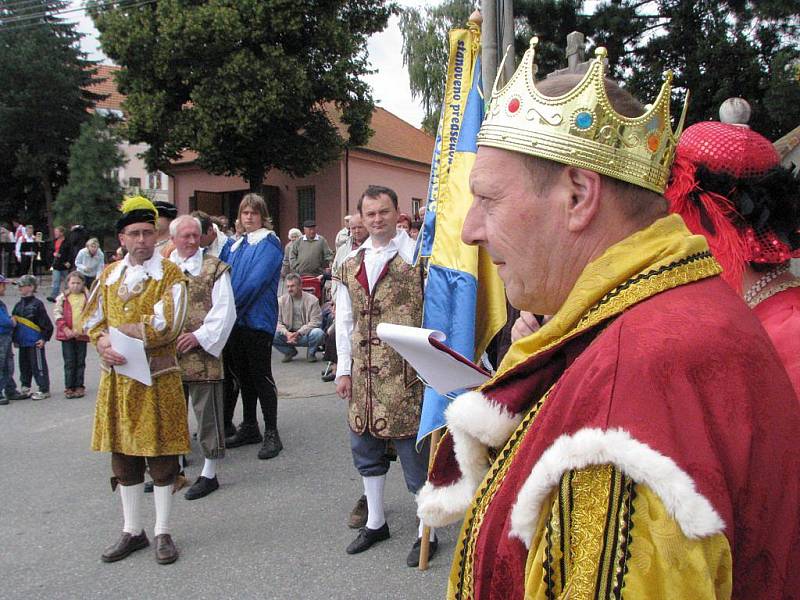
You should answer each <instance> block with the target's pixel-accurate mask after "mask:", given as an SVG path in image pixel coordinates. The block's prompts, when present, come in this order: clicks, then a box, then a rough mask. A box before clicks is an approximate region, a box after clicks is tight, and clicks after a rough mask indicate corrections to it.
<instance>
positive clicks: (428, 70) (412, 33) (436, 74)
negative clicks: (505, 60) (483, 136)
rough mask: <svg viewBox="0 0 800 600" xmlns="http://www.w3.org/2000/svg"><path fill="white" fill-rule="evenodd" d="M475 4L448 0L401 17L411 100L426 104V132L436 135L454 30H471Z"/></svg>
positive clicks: (408, 12)
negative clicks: (470, 24) (469, 20)
mask: <svg viewBox="0 0 800 600" xmlns="http://www.w3.org/2000/svg"><path fill="white" fill-rule="evenodd" d="M474 9H475V1H474V0H445V1H444V2H443V3H442V4H440V5H438V6H435V7H433V8H426V9H424V10H422V9H419V8H407V9H405V10H404V11H403V12H402V13H401V15H400V31H401V32H402V34H403V64H404V65H406V66H407V67H408V76H409V81H410V84H411V97H412V98H420V99H421V100H422V108H423V110H424V111H425V117H424V118H423V119H422V128H423V129H424V130H425V131H427V132H429V133H431V134H433V135H435V134H436V128H437V126H438V125H439V113H440V112H441V108H442V102H444V82H445V78H446V76H447V57H448V52H449V49H448V42H447V40H448V37H447V34H448V32H449V31H450V30H451V29H457V28H463V27H466V26H467V20H468V19H469V16H470V14H472V11H473V10H474Z"/></svg>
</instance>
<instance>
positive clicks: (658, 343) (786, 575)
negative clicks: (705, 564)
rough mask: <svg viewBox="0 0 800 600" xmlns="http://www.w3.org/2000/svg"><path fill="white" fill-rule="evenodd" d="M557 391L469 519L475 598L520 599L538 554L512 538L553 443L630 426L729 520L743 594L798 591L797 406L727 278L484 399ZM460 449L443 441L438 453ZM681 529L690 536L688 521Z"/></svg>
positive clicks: (625, 316) (656, 301)
mask: <svg viewBox="0 0 800 600" xmlns="http://www.w3.org/2000/svg"><path fill="white" fill-rule="evenodd" d="M554 382H555V386H554V387H553V388H552V390H551V392H550V394H549V397H548V398H547V400H546V401H545V402H544V404H543V405H542V407H541V409H540V411H539V413H538V414H537V416H536V418H535V419H534V420H533V422H532V423H531V425H530V426H529V427H528V428H527V430H526V431H525V433H524V437H522V440H521V441H520V442H519V448H518V451H517V453H516V455H514V456H513V459H512V460H511V461H510V467H509V469H508V471H507V473H506V474H505V476H504V477H502V478H501V479H500V481H499V487H498V488H497V491H496V493H495V495H494V497H493V498H492V499H491V501H490V503H489V505H488V509H487V511H486V513H485V515H484V517H483V520H482V521H481V522H480V524H479V526H476V527H474V529H472V530H470V528H471V527H472V524H471V523H470V512H468V513H467V521H466V524H465V527H467V530H466V531H467V534H466V539H470V538H471V539H473V540H474V542H475V552H474V567H473V569H472V571H471V575H472V578H473V581H474V587H473V591H474V596H473V597H474V598H486V599H495V600H501V599H502V600H509V599H513V598H523V596H524V591H525V580H524V575H525V567H526V560H527V559H528V549H527V548H526V546H525V545H524V544H523V543H522V541H520V539H518V538H517V537H514V536H513V535H510V534H511V533H512V523H511V518H512V509H513V508H514V506H515V503H517V500H518V496H519V494H520V491H521V489H522V488H523V485H524V484H525V482H526V480H527V479H528V477H529V476H530V475H531V472H532V470H533V469H534V467H535V466H537V463H539V462H540V459H541V458H542V455H543V454H544V453H545V452H546V451H547V450H548V449H550V448H552V447H553V445H554V443H556V440H557V439H558V438H559V437H560V436H562V435H564V434H566V435H567V436H569V435H572V434H575V433H577V432H579V431H583V430H587V429H596V430H601V431H603V432H608V431H613V430H623V431H624V432H627V434H629V435H630V437H631V438H633V440H635V441H636V442H639V443H640V444H644V445H645V446H647V447H648V448H649V449H650V450H653V451H655V452H656V453H658V454H660V455H662V456H664V457H668V458H669V459H671V460H672V461H674V463H675V464H676V465H677V467H678V468H679V469H680V470H681V471H682V472H683V473H685V474H687V475H688V476H689V478H691V481H692V482H693V484H694V486H695V488H696V491H697V493H699V495H700V496H702V498H703V499H705V501H707V503H708V504H710V507H711V508H713V511H711V512H713V513H715V514H716V515H717V516H718V517H719V518H721V526H722V528H723V530H722V532H723V533H724V535H725V536H726V538H727V540H728V543H729V546H730V549H731V553H732V556H733V597H734V598H740V599H742V600H744V599H747V600H751V599H755V598H763V599H767V598H770V599H773V598H789V597H796V596H797V595H800V447H798V445H797V443H796V440H797V434H798V432H800V411H798V404H797V402H798V400H797V398H796V396H795V394H794V392H793V389H792V386H791V383H790V381H789V379H788V378H787V376H786V373H785V371H784V369H783V368H782V366H781V364H780V361H779V358H778V356H777V354H776V352H775V349H774V348H773V346H772V344H771V343H770V341H769V339H768V337H767V335H766V334H765V332H764V329H763V328H762V327H761V325H760V323H759V322H758V320H757V319H756V318H755V315H754V314H753V313H752V311H750V310H749V309H748V307H747V306H746V305H745V304H744V303H743V302H742V301H741V299H740V298H738V297H737V296H736V295H735V293H734V292H733V291H732V290H731V289H730V287H729V286H728V285H727V284H725V283H724V282H723V281H722V279H720V278H719V277H713V278H710V279H705V280H702V281H698V282H695V283H691V284H688V285H683V286H680V287H677V288H674V289H671V290H668V291H665V292H662V293H660V294H657V295H655V296H652V297H650V298H648V299H646V300H643V301H642V302H640V303H638V304H636V305H634V306H633V307H631V308H630V309H628V310H627V311H625V312H623V313H622V314H621V315H619V316H617V317H616V318H613V319H611V320H610V321H605V322H603V323H601V324H599V325H597V326H596V327H595V328H594V329H592V330H590V331H588V332H584V333H583V334H581V335H579V336H577V337H574V338H572V339H569V340H567V341H565V342H564V343H562V344H561V345H560V346H559V347H558V348H554V349H551V350H549V351H547V352H545V353H543V354H540V355H538V356H535V357H533V358H532V359H530V360H528V361H527V362H524V363H522V364H520V365H518V366H517V367H515V368H513V369H512V370H510V371H508V372H507V373H506V374H505V375H504V376H501V377H500V378H498V379H497V380H496V381H495V382H494V383H493V385H492V386H491V387H490V388H485V389H484V390H483V393H484V395H485V396H486V397H488V398H489V399H494V400H495V401H498V403H499V404H502V405H503V406H515V405H519V404H521V403H525V402H527V403H530V401H531V399H536V398H538V397H539V396H540V395H541V394H542V393H543V391H544V390H547V389H549V388H550V385H551V384H553V383H554ZM450 443H451V440H450V439H449V437H447V436H446V437H445V441H444V446H443V447H441V448H440V450H439V453H440V454H446V452H447V445H448V444H450ZM642 458H643V459H644V456H642ZM502 460H503V456H502V453H501V456H500V458H498V461H502ZM628 460H634V461H635V460H636V458H635V456H634V457H633V458H630V457H628ZM589 462H591V459H589ZM601 462H603V461H602V460H601ZM497 464H498V463H497V462H495V465H494V466H495V467H496V466H497ZM628 465H629V466H630V463H628ZM441 466H444V465H441ZM449 466H450V467H451V468H450V469H448V468H447V467H446V466H444V467H445V468H443V469H442V470H441V471H440V473H439V475H437V473H436V472H434V473H433V474H432V476H431V481H432V482H433V483H434V484H439V485H446V484H447V483H448V481H447V478H448V476H447V475H446V473H448V472H449V473H451V474H452V473H453V472H454V471H455V472H457V471H458V469H457V465H453V464H450V465H449ZM453 466H455V467H456V468H455V470H453V469H452V467H453ZM618 466H620V468H622V470H623V471H625V470H626V468H625V465H618ZM570 468H575V467H574V466H572V467H570V466H569V465H566V466H565V468H564V471H565V472H567V471H569V469H570ZM437 477H439V479H438V481H437ZM490 477H491V476H490ZM490 483H491V482H490V480H489V484H487V483H486V481H485V482H484V484H486V485H482V486H481V488H480V490H479V492H478V497H480V495H481V494H482V493H484V491H485V490H486V487H487V486H488V485H490ZM667 483H668V482H667ZM679 512H680V511H679ZM689 517H691V515H689ZM677 520H678V521H679V524H681V526H682V527H683V528H686V527H691V524H689V525H687V524H686V523H687V522H688V521H690V520H691V519H690V518H687V519H684V520H683V521H684V522H681V518H678V519H677ZM701 528H702V527H701ZM634 544H635V541H634ZM460 550H461V549H460V548H457V552H456V557H457V559H456V560H458V556H459V552H460ZM462 556H463V554H462ZM451 584H452V581H451ZM455 595H456V597H459V594H458V593H456V594H455Z"/></svg>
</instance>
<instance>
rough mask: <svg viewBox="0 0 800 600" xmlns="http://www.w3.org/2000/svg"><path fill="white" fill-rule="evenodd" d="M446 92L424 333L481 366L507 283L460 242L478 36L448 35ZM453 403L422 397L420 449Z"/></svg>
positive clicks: (431, 208)
mask: <svg viewBox="0 0 800 600" xmlns="http://www.w3.org/2000/svg"><path fill="white" fill-rule="evenodd" d="M446 85H447V88H446V91H445V101H444V105H443V107H442V116H441V120H440V122H439V129H438V135H437V138H436V149H435V150H434V155H433V161H432V165H431V179H430V185H429V194H428V202H427V209H426V214H425V224H424V226H423V230H422V232H420V242H419V247H418V252H419V255H420V256H422V257H428V258H429V262H428V279H427V285H426V288H425V313H424V318H423V327H426V328H429V329H438V330H439V331H442V332H444V333H445V334H446V335H447V340H446V342H445V343H446V344H447V345H448V346H449V347H450V348H452V349H453V350H456V351H457V352H459V353H461V354H463V355H464V356H466V357H468V358H471V359H473V360H474V361H476V362H477V361H478V360H480V357H481V355H482V354H483V352H484V350H485V349H486V346H487V345H488V344H489V342H490V341H491V340H492V338H493V337H494V336H495V334H496V333H497V332H498V331H499V330H500V329H501V328H502V327H503V325H505V322H506V300H505V291H504V289H503V283H502V281H501V280H500V278H499V276H498V275H497V271H496V269H495V266H494V265H493V264H492V262H491V259H490V258H489V257H488V255H486V253H485V252H484V251H483V250H481V249H479V248H478V247H475V246H468V245H466V244H464V243H463V242H462V241H461V228H462V227H463V225H464V219H465V217H466V215H467V212H468V211H469V207H470V206H471V205H472V194H471V193H470V188H469V174H470V171H471V170H472V165H473V164H474V163H475V154H476V152H477V149H478V148H477V143H476V142H477V137H478V130H479V129H480V126H481V122H482V121H483V113H484V102H483V95H482V93H481V60H480V29H479V28H478V26H477V25H475V24H472V23H471V24H470V26H469V29H456V30H453V31H451V32H450V59H449V65H448V71H447V83H446ZM449 402H450V400H449V399H448V398H446V397H444V396H441V395H439V394H437V393H436V392H435V391H434V390H432V389H431V388H427V389H426V390H425V401H424V404H423V407H422V419H421V422H420V429H419V434H418V436H417V442H419V441H421V440H422V439H424V438H425V437H426V436H427V435H429V434H430V433H432V432H433V431H435V430H437V429H439V428H441V427H443V426H444V424H445V422H444V410H445V409H446V408H447V405H448V404H449Z"/></svg>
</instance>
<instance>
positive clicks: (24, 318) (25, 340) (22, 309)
mask: <svg viewBox="0 0 800 600" xmlns="http://www.w3.org/2000/svg"><path fill="white" fill-rule="evenodd" d="M11 314H13V315H14V316H15V317H17V319H15V320H16V321H17V326H16V327H15V328H14V343H15V344H17V345H18V346H19V347H20V348H26V347H29V346H33V345H35V344H36V342H38V341H39V340H44V341H46V342H47V341H49V340H50V338H51V337H52V335H53V322H52V321H51V320H50V316H49V315H48V314H47V309H46V308H45V307H44V304H42V301H41V300H39V299H38V298H37V297H35V296H28V297H26V298H20V299H19V302H17V303H16V304H15V305H14V310H13V311H12V313H11ZM27 323H30V324H31V325H28V324H27Z"/></svg>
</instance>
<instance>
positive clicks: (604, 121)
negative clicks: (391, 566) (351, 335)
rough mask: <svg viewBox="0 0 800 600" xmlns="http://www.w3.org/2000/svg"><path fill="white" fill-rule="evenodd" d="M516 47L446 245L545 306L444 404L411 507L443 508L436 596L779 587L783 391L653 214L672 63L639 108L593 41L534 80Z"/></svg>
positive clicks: (714, 271)
mask: <svg viewBox="0 0 800 600" xmlns="http://www.w3.org/2000/svg"><path fill="white" fill-rule="evenodd" d="M534 49H535V39H534V41H533V43H532V44H531V48H530V49H529V50H528V52H527V53H526V54H525V57H524V58H523V60H522V63H521V65H520V67H519V69H518V71H517V72H516V74H515V75H514V76H513V77H512V78H511V80H510V81H509V83H508V84H507V85H506V86H505V87H504V88H503V89H501V90H495V91H494V92H493V94H492V98H491V102H490V105H489V108H488V111H487V116H486V119H485V121H484V123H483V125H482V127H481V130H480V134H479V136H478V146H479V149H478V153H477V157H476V162H475V165H474V168H473V170H472V173H471V181H470V183H471V188H472V193H473V195H474V202H473V204H472V207H471V209H470V211H469V214H468V215H467V217H466V220H465V224H464V229H463V231H462V239H463V240H464V241H465V242H467V243H470V244H480V245H481V246H483V247H485V248H486V249H487V250H488V252H489V253H490V255H491V256H492V259H493V261H494V262H495V263H496V264H497V265H498V270H499V273H500V275H501V277H502V278H503V280H504V282H505V285H506V290H507V294H508V297H509V300H510V301H511V303H512V304H513V305H514V306H515V307H517V308H519V309H521V310H525V311H530V312H532V313H536V314H550V315H553V318H552V319H551V320H550V321H549V322H548V323H547V324H546V325H544V326H543V327H542V328H541V329H539V330H538V331H537V332H535V333H533V334H531V335H529V336H527V337H524V338H522V339H520V340H518V341H517V342H515V343H514V344H513V345H512V347H511V349H510V351H509V352H508V354H507V355H506V357H505V359H504V360H503V362H502V363H501V365H500V367H499V369H498V372H497V374H496V375H495V376H494V377H493V378H492V379H491V380H490V381H489V382H488V383H487V384H485V385H484V386H483V387H482V388H481V389H480V390H477V391H472V392H468V393H465V394H463V395H461V396H459V397H458V398H457V399H456V400H454V401H453V403H452V404H451V405H450V407H449V408H448V410H447V423H448V432H447V434H446V435H444V436H443V438H442V442H441V443H440V445H439V446H438V448H437V453H436V457H435V461H434V464H433V467H432V469H431V472H430V474H429V479H428V483H426V485H425V487H424V488H423V489H422V490H421V491H420V494H419V495H418V504H419V511H418V513H419V515H420V517H421V518H422V519H423V520H424V522H425V523H427V524H430V525H433V526H442V525H446V524H448V523H452V522H455V521H458V520H460V519H462V518H463V525H462V528H461V534H460V536H459V539H458V541H457V543H456V549H455V556H454V561H453V566H452V570H451V574H450V580H449V587H448V597H450V598H481V599H497V600H500V599H502V600H513V599H517V598H519V599H521V598H526V599H541V600H544V599H551V598H552V599H556V598H570V599H571V600H577V599H581V600H583V599H595V598H598V599H599V598H623V597H624V598H626V599H631V598H635V599H639V598H641V599H644V598H647V599H656V598H664V599H667V598H669V599H687V600H688V599H690V598H691V599H692V600H701V599H710V598H715V599H716V598H742V599H745V598H746V599H748V600H750V599H754V598H763V599H767V598H770V599H774V598H790V597H793V598H796V597H797V593H798V590H800V535H799V533H798V532H799V531H800V512H799V511H800V508H799V506H800V490H799V489H798V487H799V486H800V450H799V449H798V446H797V443H796V435H797V431H798V427H800V416H799V415H798V409H797V405H796V402H797V400H796V399H795V397H794V392H793V390H792V386H791V384H790V382H789V379H788V377H787V375H786V373H785V371H784V370H783V368H782V367H781V365H780V363H779V359H778V357H777V354H776V353H775V350H774V349H773V347H772V346H771V344H770V342H769V340H768V339H767V336H766V334H765V332H764V330H763V329H762V328H761V327H760V325H759V324H758V322H757V320H756V318H755V317H754V316H753V315H752V314H751V313H750V312H749V311H748V309H747V306H746V305H745V304H744V303H743V302H742V301H741V299H740V298H738V297H737V296H736V294H735V293H733V292H732V291H731V290H730V289H729V287H728V286H726V284H725V283H724V282H723V281H722V279H721V278H720V277H719V273H720V268H719V265H718V263H717V262H716V260H715V259H714V258H713V257H712V256H711V254H710V253H709V251H708V246H707V244H706V241H705V238H703V237H702V236H695V235H692V234H691V233H690V232H689V231H688V230H687V228H686V226H685V225H684V223H683V221H682V220H681V219H680V217H678V216H676V215H667V205H666V202H665V200H664V198H663V196H662V194H663V191H664V187H665V185H666V183H667V179H668V176H669V168H670V165H671V162H672V158H673V156H674V150H675V144H676V142H677V138H678V136H679V134H680V130H681V128H682V122H681V123H680V124H679V125H678V127H677V131H673V129H672V126H671V124H670V114H669V103H670V75H669V74H668V75H667V81H666V83H665V84H664V86H663V88H662V90H661V93H660V94H659V96H658V97H657V98H656V99H655V100H654V101H653V103H652V105H648V107H647V108H646V109H645V108H644V107H642V106H641V105H640V104H639V103H638V102H637V101H636V100H635V99H634V98H633V97H631V96H630V94H628V93H627V92H625V91H623V90H622V89H621V88H619V87H618V86H617V85H615V84H614V83H613V82H611V81H608V80H606V79H605V66H604V60H603V59H604V58H605V50H604V49H603V48H598V50H597V51H596V54H597V56H596V59H595V60H593V61H592V62H591V63H590V65H589V66H588V70H587V72H586V74H585V75H584V76H580V75H562V76H557V77H552V78H548V79H546V80H544V81H542V82H539V83H535V82H534V80H533V74H534V65H533V54H534ZM681 121H682V119H681Z"/></svg>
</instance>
